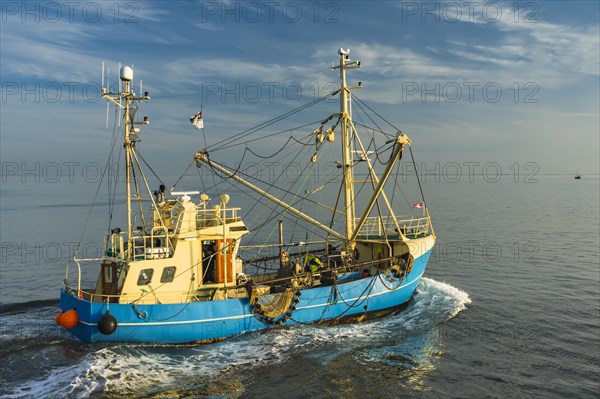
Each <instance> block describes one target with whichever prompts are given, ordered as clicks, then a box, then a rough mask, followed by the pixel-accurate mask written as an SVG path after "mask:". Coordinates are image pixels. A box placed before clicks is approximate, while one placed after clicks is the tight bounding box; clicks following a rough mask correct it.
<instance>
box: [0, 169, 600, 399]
mask: <svg viewBox="0 0 600 399" xmlns="http://www.w3.org/2000/svg"><path fill="white" fill-rule="evenodd" d="M484 177H485V176H481V175H479V176H457V178H454V177H448V176H442V177H440V176H426V179H425V183H424V187H423V188H424V191H425V194H426V200H427V203H428V206H429V210H430V213H431V215H432V219H433V224H434V228H435V232H436V234H437V237H438V242H437V246H436V247H435V250H434V254H433V255H432V257H431V260H430V262H429V265H428V269H427V271H426V273H425V277H424V278H423V280H422V282H421V285H420V286H419V288H418V291H417V293H416V295H415V296H414V298H413V300H412V302H411V303H410V304H409V306H408V307H407V308H405V309H404V310H403V311H402V312H401V313H399V314H396V315H393V316H389V317H386V318H382V319H378V320H374V321H369V322H365V323H361V324H344V325H339V326H319V325H301V326H294V327H284V328H275V329H271V330H267V331H265V332H258V333H251V334H243V335H240V336H237V337H235V338H232V339H228V340H225V341H222V342H218V343H214V344H208V345H178V346H159V345H131V344H83V343H80V342H78V341H77V340H75V339H73V338H71V337H70V336H69V335H68V334H67V333H66V332H65V331H64V330H62V329H61V328H59V327H57V326H56V324H55V322H54V317H55V315H56V313H57V312H58V296H59V290H60V287H61V284H62V281H63V279H64V278H65V265H66V263H67V260H68V259H69V258H70V257H72V255H73V250H74V248H75V245H76V243H77V242H78V241H80V240H81V242H82V243H83V244H82V245H83V247H82V252H83V255H85V256H94V255H96V254H98V252H99V248H100V246H99V245H100V244H99V243H100V242H101V241H100V240H101V235H102V233H103V232H104V231H106V224H107V222H106V217H105V214H106V208H107V206H106V205H107V204H106V203H102V201H100V202H99V203H100V205H101V206H100V207H97V208H95V209H94V210H93V211H92V212H91V213H90V211H89V206H88V204H89V203H90V202H91V201H92V200H93V198H94V194H95V190H96V188H95V185H94V184H90V183H88V182H83V181H79V180H77V179H75V180H74V181H70V180H69V179H59V180H58V181H54V180H55V179H44V178H42V179H40V180H39V181H35V179H34V177H33V176H25V177H24V178H22V177H19V176H10V177H8V178H3V179H4V180H3V182H2V186H1V188H0V200H1V204H0V207H1V208H0V217H1V244H2V253H1V259H0V261H1V267H0V343H1V345H0V397H2V398H124V397H127V398H282V397H286V398H306V397H312V398H399V397H419V398H440V397H444V398H529V397H531V398H539V397H543V398H565V397H572V398H597V397H598V392H599V391H600V264H599V262H600V253H599V251H600V250H599V248H600V215H599V213H600V202H599V201H600V200H599V195H600V194H599V193H600V180H599V178H598V176H585V175H584V176H583V178H582V179H581V180H575V179H574V178H573V176H547V175H533V176H532V175H528V176H515V175H501V176H497V177H495V178H493V179H491V178H489V176H487V178H484ZM234 199H235V198H234ZM232 202H233V200H232ZM245 205H246V204H244V206H245ZM86 221H88V222H87V224H88V227H87V229H86V233H85V234H84V235H83V236H82V235H81V231H82V228H83V226H84V225H85V224H86ZM95 273H96V271H95V270H91V271H84V273H83V274H84V279H90V278H91V279H92V280H93V279H94V277H95Z"/></svg>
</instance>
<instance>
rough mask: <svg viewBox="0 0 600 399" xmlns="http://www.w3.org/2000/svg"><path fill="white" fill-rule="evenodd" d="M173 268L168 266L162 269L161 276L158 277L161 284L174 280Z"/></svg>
mask: <svg viewBox="0 0 600 399" xmlns="http://www.w3.org/2000/svg"><path fill="white" fill-rule="evenodd" d="M175 270H176V267H175V266H168V267H165V268H164V269H163V272H162V275H161V276H160V282H161V283H170V282H171V281H173V279H174V278H175Z"/></svg>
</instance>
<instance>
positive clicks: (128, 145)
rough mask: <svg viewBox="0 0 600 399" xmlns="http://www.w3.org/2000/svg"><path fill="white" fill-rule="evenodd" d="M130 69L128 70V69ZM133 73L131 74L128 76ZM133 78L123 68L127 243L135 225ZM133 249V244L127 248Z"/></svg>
mask: <svg viewBox="0 0 600 399" xmlns="http://www.w3.org/2000/svg"><path fill="white" fill-rule="evenodd" d="M126 68H128V69H126ZM128 72H131V74H128ZM131 78H133V71H132V70H131V68H129V67H123V68H121V80H122V81H123V82H124V85H123V94H124V96H125V137H124V141H125V187H126V189H127V241H128V242H129V241H131V236H132V235H133V224H132V223H131V147H132V142H131V139H130V138H129V132H130V130H131V127H130V123H129V102H130V99H129V98H130V96H129V94H130V91H131ZM127 247H128V248H132V246H131V242H130V243H129V245H128V246H127Z"/></svg>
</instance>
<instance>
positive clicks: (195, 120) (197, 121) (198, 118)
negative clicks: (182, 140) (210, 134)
mask: <svg viewBox="0 0 600 399" xmlns="http://www.w3.org/2000/svg"><path fill="white" fill-rule="evenodd" d="M190 122H192V125H194V127H195V128H196V129H204V119H202V111H199V112H198V113H197V114H196V115H192V116H191V117H190Z"/></svg>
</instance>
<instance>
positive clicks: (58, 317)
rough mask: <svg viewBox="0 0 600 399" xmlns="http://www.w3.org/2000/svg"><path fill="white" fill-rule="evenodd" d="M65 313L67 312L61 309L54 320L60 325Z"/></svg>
mask: <svg viewBox="0 0 600 399" xmlns="http://www.w3.org/2000/svg"><path fill="white" fill-rule="evenodd" d="M63 314H65V312H63V311H62V310H61V311H60V313H58V314H57V315H56V317H55V318H54V321H56V324H58V325H59V326H60V320H61V319H62V317H63Z"/></svg>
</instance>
